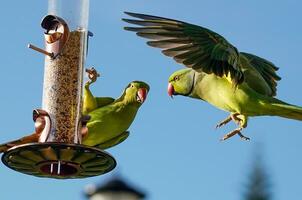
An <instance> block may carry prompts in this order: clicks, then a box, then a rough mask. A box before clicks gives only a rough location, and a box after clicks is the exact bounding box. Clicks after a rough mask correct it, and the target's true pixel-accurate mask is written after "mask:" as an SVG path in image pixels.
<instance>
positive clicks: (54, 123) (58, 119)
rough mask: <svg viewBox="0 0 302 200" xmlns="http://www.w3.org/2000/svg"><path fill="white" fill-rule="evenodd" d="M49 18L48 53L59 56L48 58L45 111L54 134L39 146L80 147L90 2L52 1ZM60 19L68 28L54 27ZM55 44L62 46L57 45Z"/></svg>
mask: <svg viewBox="0 0 302 200" xmlns="http://www.w3.org/2000/svg"><path fill="white" fill-rule="evenodd" d="M48 15H49V16H50V17H49V16H48V18H47V17H46V18H47V20H48V21H51V22H50V23H48V22H46V23H45V24H46V25H44V26H45V27H47V29H49V30H46V32H45V40H46V41H45V43H46V51H47V52H50V53H53V52H59V53H57V54H55V56H46V57H45V69H44V85H43V100H42V109H43V110H45V111H47V112H48V114H49V115H50V117H51V130H50V134H49V135H47V136H43V135H42V136H41V137H40V142H63V143H80V141H81V135H80V129H81V108H82V86H83V69H84V63H85V57H86V50H87V35H88V29H87V28H88V16H89V0H49V1H48ZM57 19H59V21H60V20H61V21H63V22H65V23H63V24H65V26H60V24H59V25H58V24H56V23H54V24H53V21H55V20H57ZM47 20H46V21H47ZM61 21H60V22H61ZM66 25H67V26H66ZM42 26H43V22H42ZM45 27H44V28H45ZM62 27H63V28H62ZM64 28H65V29H64ZM63 29H64V30H65V32H64V31H62V30H63ZM64 37H65V39H64ZM62 38H63V39H62ZM56 40H57V41H59V40H63V42H58V45H54V44H55V41H56Z"/></svg>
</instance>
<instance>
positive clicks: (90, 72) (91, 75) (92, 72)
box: [85, 67, 100, 85]
mask: <svg viewBox="0 0 302 200" xmlns="http://www.w3.org/2000/svg"><path fill="white" fill-rule="evenodd" d="M85 71H86V73H87V74H88V78H89V81H88V82H87V84H89V85H90V84H91V83H94V82H95V81H96V80H97V78H98V77H99V76H100V74H99V73H98V72H97V71H96V69H94V67H91V68H90V69H86V70H85Z"/></svg>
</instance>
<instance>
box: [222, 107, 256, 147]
mask: <svg viewBox="0 0 302 200" xmlns="http://www.w3.org/2000/svg"><path fill="white" fill-rule="evenodd" d="M232 120H233V121H234V122H235V123H236V124H237V125H238V126H239V128H237V129H235V130H233V131H231V132H229V133H228V134H225V135H224V136H223V138H221V141H224V140H227V139H229V138H231V137H233V136H234V135H239V136H240V138H241V139H243V140H250V138H248V137H246V136H244V135H243V134H242V133H241V131H242V130H243V128H245V127H246V126H247V117H246V116H244V115H241V114H240V113H232V114H231V115H230V116H228V117H227V118H226V119H225V120H223V121H221V122H220V123H218V124H217V125H216V128H220V127H222V126H224V125H226V124H227V123H229V122H230V121H232Z"/></svg>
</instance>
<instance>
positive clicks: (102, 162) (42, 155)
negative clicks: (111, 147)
mask: <svg viewBox="0 0 302 200" xmlns="http://www.w3.org/2000/svg"><path fill="white" fill-rule="evenodd" d="M48 8H49V10H48V15H47V16H46V17H44V19H43V20H42V22H41V26H42V28H43V29H45V32H44V39H45V49H41V48H39V47H36V46H34V45H31V44H30V45H29V48H31V49H34V50H36V51H38V52H40V53H43V54H44V55H45V68H44V84H43V100H42V109H37V110H35V111H34V113H33V119H34V121H35V132H36V133H37V134H38V136H39V142H37V143H29V144H25V145H19V146H15V147H13V148H11V149H9V150H8V151H6V152H5V153H4V154H3V156H2V161H3V163H4V164H5V165H6V166H8V167H9V168H11V169H13V170H16V171H19V172H22V173H25V174H29V175H34V176H38V177H48V178H58V179H67V178H85V177H91V176H96V175H101V174H105V173H107V172H109V171H111V170H112V169H114V168H115V166H116V161H115V159H114V158H113V157H112V156H111V155H110V154H108V153H106V152H105V151H102V150H100V149H98V148H94V147H88V146H85V145H81V140H82V134H83V132H85V131H86V132H87V128H86V127H85V125H86V123H87V120H89V119H88V118H87V116H82V115H81V111H82V88H83V73H84V70H83V69H84V63H85V58H86V52H87V40H88V35H89V33H88V29H87V28H88V14H89V0H49V1H48Z"/></svg>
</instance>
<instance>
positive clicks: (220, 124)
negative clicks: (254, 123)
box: [216, 116, 232, 128]
mask: <svg viewBox="0 0 302 200" xmlns="http://www.w3.org/2000/svg"><path fill="white" fill-rule="evenodd" d="M231 120H232V117H231V116H228V117H227V118H226V119H224V120H222V121H221V122H219V123H218V124H217V125H216V128H220V127H222V126H224V125H226V124H227V123H229V122H230V121H231Z"/></svg>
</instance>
